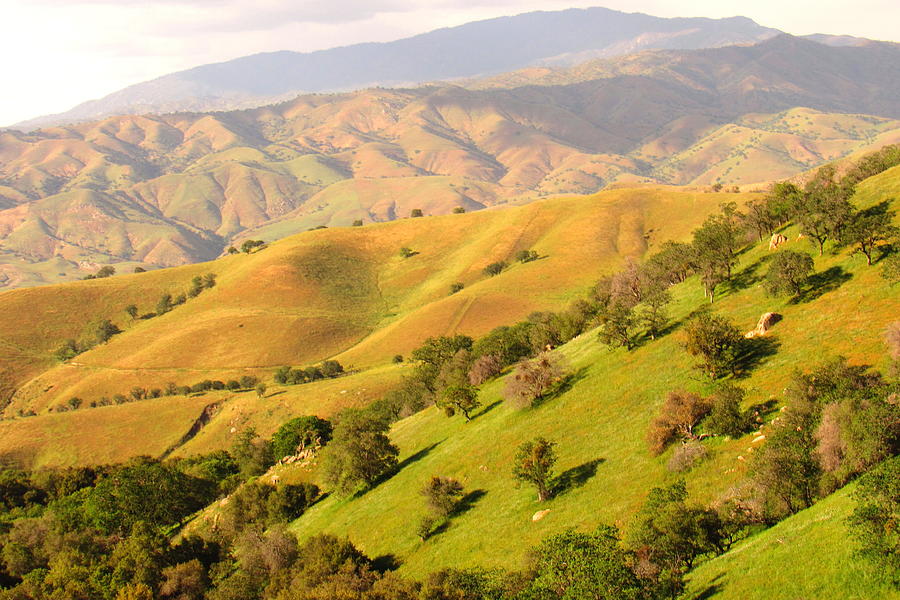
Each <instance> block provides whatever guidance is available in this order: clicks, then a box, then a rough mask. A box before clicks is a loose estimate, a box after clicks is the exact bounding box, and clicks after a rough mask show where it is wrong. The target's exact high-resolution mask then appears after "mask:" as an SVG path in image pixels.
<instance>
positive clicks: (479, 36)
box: [14, 8, 779, 130]
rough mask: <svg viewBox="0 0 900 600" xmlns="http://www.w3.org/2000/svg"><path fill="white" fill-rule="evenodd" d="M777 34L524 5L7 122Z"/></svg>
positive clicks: (261, 98) (384, 82)
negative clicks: (516, 10)
mask: <svg viewBox="0 0 900 600" xmlns="http://www.w3.org/2000/svg"><path fill="white" fill-rule="evenodd" d="M778 33H779V32H778V31H777V30H775V29H770V28H768V27H762V26H760V25H757V24H756V23H754V22H753V21H751V20H750V19H746V18H743V17H734V18H730V19H704V18H689V19H681V18H679V19H664V18H659V17H652V16H649V15H644V14H640V13H623V12H618V11H614V10H609V9H605V8H588V9H570V10H564V11H557V12H532V13H526V14H522V15H518V16H513V17H501V18H496V19H490V20H486V21H478V22H474V23H468V24H465V25H461V26H459V27H453V28H447V29H439V30H436V31H431V32H429V33H425V34H422V35H417V36H414V37H410V38H406V39H402V40H398V41H395V42H388V43H367V44H355V45H352V46H343V47H339V48H333V49H330V50H322V51H318V52H309V53H300V52H288V51H284V52H271V53H265V54H256V55H253V56H246V57H243V58H238V59H235V60H231V61H228V62H223V63H217V64H210V65H204V66H200V67H196V68H193V69H189V70H187V71H181V72H178V73H173V74H170V75H165V76H163V77H160V78H158V79H154V80H152V81H147V82H144V83H139V84H137V85H133V86H129V87H127V88H125V89H122V90H120V91H118V92H114V93H112V94H110V95H108V96H106V97H104V98H101V99H99V100H92V101H89V102H85V103H83V104H81V105H79V106H77V107H75V108H73V109H72V110H70V111H67V112H65V113H61V114H57V115H49V116H43V117H38V118H35V119H30V120H28V121H24V122H22V123H18V124H17V125H15V126H14V127H16V128H19V129H23V130H30V129H36V128H38V127H47V126H49V125H57V124H64V123H75V122H81V121H86V120H94V119H100V118H103V117H107V116H111V115H122V114H144V113H154V114H160V113H169V112H180V111H198V112H206V111H213V110H233V109H239V108H250V107H254V106H262V105H264V104H271V103H273V102H277V101H282V100H287V99H290V98H292V97H294V96H297V95H298V94H301V93H309V92H334V91H349V90H356V89H361V88H365V87H374V86H398V85H405V86H409V85H416V84H419V83H422V82H429V81H434V80H442V79H453V78H458V77H473V76H477V75H485V74H495V73H502V72H505V71H511V70H514V69H519V68H522V67H525V66H529V65H535V64H553V65H560V66H564V65H571V64H575V63H577V62H583V61H585V60H589V59H592V58H600V57H612V56H618V55H622V54H628V53H631V52H636V51H638V50H646V49H665V48H669V49H688V48H710V47H717V46H726V45H730V44H752V43H756V42H759V41H762V40H765V39H768V38H770V37H772V36H774V35H776V34H778Z"/></svg>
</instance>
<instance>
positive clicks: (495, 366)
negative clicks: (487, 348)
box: [469, 354, 503, 385]
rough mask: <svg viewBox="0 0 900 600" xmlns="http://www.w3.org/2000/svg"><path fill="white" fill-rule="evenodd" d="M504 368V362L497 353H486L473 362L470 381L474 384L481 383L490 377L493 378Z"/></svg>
mask: <svg viewBox="0 0 900 600" xmlns="http://www.w3.org/2000/svg"><path fill="white" fill-rule="evenodd" d="M502 370H503V364H502V363H501V362H500V358H499V357H498V356H497V355H496V354H485V355H484V356H479V357H478V358H476V359H475V362H473V363H472V367H471V368H470V369H469V383H470V384H472V385H481V384H482V383H484V382H485V381H488V380H489V379H493V378H494V377H496V376H497V375H499V374H500V372H501V371H502Z"/></svg>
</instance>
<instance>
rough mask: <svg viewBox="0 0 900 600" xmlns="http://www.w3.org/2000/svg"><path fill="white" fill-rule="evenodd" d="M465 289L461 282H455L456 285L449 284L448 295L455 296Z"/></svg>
mask: <svg viewBox="0 0 900 600" xmlns="http://www.w3.org/2000/svg"><path fill="white" fill-rule="evenodd" d="M465 287H466V285H465V284H464V283H463V282H461V281H457V282H456V283H452V284H450V295H451V296H452V295H453V294H455V293H457V292H461V291H462V290H463V288H465Z"/></svg>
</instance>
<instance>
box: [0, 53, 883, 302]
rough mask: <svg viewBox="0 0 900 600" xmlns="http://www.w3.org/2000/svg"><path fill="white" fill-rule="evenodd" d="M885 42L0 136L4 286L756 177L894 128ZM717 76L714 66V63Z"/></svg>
mask: <svg viewBox="0 0 900 600" xmlns="http://www.w3.org/2000/svg"><path fill="white" fill-rule="evenodd" d="M898 57H900V50H898V47H897V45H893V44H878V43H871V44H866V45H863V46H858V47H828V46H824V45H821V44H817V43H814V42H811V41H806V40H802V39H798V38H792V37H790V36H779V37H776V38H773V39H771V40H768V41H766V42H764V43H762V44H759V45H755V46H748V47H727V48H718V49H711V50H698V51H666V52H663V51H659V52H649V53H642V54H638V55H633V56H629V57H625V58H620V59H615V60H614V61H612V62H610V61H603V62H600V63H588V64H587V65H586V66H583V67H576V68H574V69H571V70H566V69H563V70H555V69H552V70H549V71H540V72H535V73H525V74H521V73H519V74H513V75H511V76H509V78H507V79H502V78H501V79H502V81H501V80H485V81H484V82H481V83H479V84H477V85H476V84H472V85H470V86H469V87H462V86H447V85H441V86H426V87H420V88H414V89H398V90H382V89H376V90H365V91H360V92H353V93H347V94H337V95H309V96H303V97H300V98H298V99H296V100H293V101H291V102H287V103H283V104H279V105H275V106H271V107H266V108H260V109H254V110H249V111H237V112H226V113H211V114H194V113H183V114H175V115H166V116H146V117H137V116H126V117H114V118H110V119H107V120H104V121H99V122H94V123H86V124H81V125H77V126H73V127H66V128H62V127H59V128H50V129H45V130H41V131H38V132H34V133H30V134H24V133H19V132H15V131H7V132H4V133H2V134H0V259H2V262H3V266H2V268H0V283H2V284H3V285H4V286H5V287H21V286H29V285H35V284H41V283H48V282H54V281H71V280H75V279H79V278H82V277H84V276H85V275H86V274H90V273H93V272H96V270H97V269H99V268H100V266H102V265H104V264H115V265H118V268H119V269H120V271H121V270H133V268H134V267H135V266H141V267H142V268H149V267H158V266H175V265H182V264H188V263H194V262H197V261H204V260H210V259H212V258H215V257H216V256H219V255H221V254H222V253H223V252H224V251H225V249H226V248H228V247H229V246H230V245H232V244H235V245H239V244H240V243H241V242H242V241H243V240H246V239H251V238H256V239H263V240H266V241H271V240H274V239H278V238H281V237H284V236H286V235H289V234H291V233H296V232H299V231H304V230H307V229H310V228H314V227H322V226H328V227H334V226H345V225H350V224H351V223H352V222H354V221H357V220H360V221H362V222H364V223H369V222H380V221H388V220H392V219H396V218H399V217H405V216H408V215H409V214H410V213H411V211H412V210H413V209H416V208H417V209H420V210H422V211H423V212H424V213H425V214H446V213H449V212H451V211H452V210H453V209H454V208H457V207H463V208H465V209H467V210H476V209H481V208H490V207H494V206H499V205H504V204H521V203H524V202H528V201H531V200H534V199H535V198H540V197H546V196H550V195H559V194H573V193H575V194H585V193H592V192H595V191H598V190H600V189H604V188H608V187H615V186H634V185H641V184H651V185H658V184H677V185H692V186H712V185H723V186H727V187H728V188H729V189H730V188H731V187H733V186H735V185H738V186H740V187H742V188H743V189H751V190H752V189H764V188H765V186H766V185H767V184H768V182H771V181H772V180H775V179H780V178H785V177H789V176H792V175H795V174H797V173H801V172H804V171H808V170H809V169H812V168H814V167H816V166H818V165H820V164H822V163H824V162H827V161H832V160H835V159H838V158H840V157H842V156H845V155H848V154H852V153H859V152H861V151H863V150H866V149H871V148H877V147H880V146H882V145H884V144H887V143H892V142H895V141H897V140H898V139H900V127H898V121H897V120H896V119H897V118H898V117H900V104H898V102H897V98H898V97H900V92H898V90H897V87H896V82H897V81H900V74H898V73H895V72H894V70H896V68H897V67H896V65H898V64H900V60H898ZM712 73H716V74H717V75H716V76H715V77H711V76H710V74H712Z"/></svg>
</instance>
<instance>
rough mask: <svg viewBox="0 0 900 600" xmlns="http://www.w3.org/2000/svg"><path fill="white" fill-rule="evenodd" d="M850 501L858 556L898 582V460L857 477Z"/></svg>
mask: <svg viewBox="0 0 900 600" xmlns="http://www.w3.org/2000/svg"><path fill="white" fill-rule="evenodd" d="M853 497H854V499H855V500H856V502H857V505H856V508H855V509H854V511H853V514H852V515H851V516H850V518H849V520H848V523H849V525H850V533H851V535H852V536H853V537H854V538H855V540H856V542H857V544H859V552H860V554H861V555H862V556H863V557H865V558H866V559H868V560H870V561H871V562H872V563H873V564H875V565H876V566H877V567H878V568H879V569H880V570H881V571H882V573H883V574H884V575H885V576H886V578H888V579H889V580H890V581H892V582H894V583H898V582H900V457H898V456H894V457H892V458H889V459H887V460H886V461H884V462H883V463H881V464H880V465H878V466H877V467H876V468H874V469H872V470H871V471H870V472H869V473H867V474H865V475H863V476H862V477H860V479H859V485H858V487H857V489H856V490H855V491H854V493H853Z"/></svg>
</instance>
